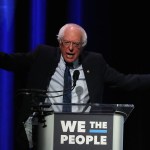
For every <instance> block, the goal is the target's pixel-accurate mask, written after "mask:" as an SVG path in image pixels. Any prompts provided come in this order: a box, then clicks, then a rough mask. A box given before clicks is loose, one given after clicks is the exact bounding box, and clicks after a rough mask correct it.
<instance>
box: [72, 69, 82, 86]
mask: <svg viewBox="0 0 150 150" xmlns="http://www.w3.org/2000/svg"><path fill="white" fill-rule="evenodd" d="M79 75H80V72H79V70H75V71H74V73H73V87H75V86H76V82H77V80H78V79H79Z"/></svg>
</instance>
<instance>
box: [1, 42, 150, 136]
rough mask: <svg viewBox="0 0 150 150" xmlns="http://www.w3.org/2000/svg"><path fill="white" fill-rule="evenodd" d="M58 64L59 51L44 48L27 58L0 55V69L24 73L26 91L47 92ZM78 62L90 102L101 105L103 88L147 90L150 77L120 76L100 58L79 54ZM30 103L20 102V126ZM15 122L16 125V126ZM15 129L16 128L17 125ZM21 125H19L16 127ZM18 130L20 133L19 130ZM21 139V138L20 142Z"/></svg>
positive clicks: (57, 49) (149, 86) (92, 53)
mask: <svg viewBox="0 0 150 150" xmlns="http://www.w3.org/2000/svg"><path fill="white" fill-rule="evenodd" d="M59 60H60V50H59V48H57V47H51V46H46V45H40V46H38V47H37V48H36V49H35V51H33V52H32V53H27V54H23V53H20V54H9V55H8V54H4V53H0V67H1V68H3V69H6V70H10V71H17V72H25V71H26V72H27V74H28V80H27V86H26V88H29V89H30V88H31V89H42V90H47V88H48V85H49V82H50V79H51V76H52V75H53V74H54V72H55V69H56V67H57V65H58V62H59ZM80 62H81V64H82V66H83V70H84V74H85V78H86V82H87V87H88V91H89V96H90V102H92V103H102V96H103V90H104V85H105V84H106V85H108V86H110V87H113V88H114V87H116V88H122V89H125V90H129V91H132V90H138V89H142V90H143V89H146V88H150V75H149V74H147V75H131V74H129V75H124V74H122V73H119V72H118V71H116V70H115V69H113V68H112V67H110V66H109V65H108V64H107V63H106V62H105V60H104V59H103V57H102V55H101V54H98V53H94V52H87V51H84V50H83V52H82V54H81V56H80ZM30 108H31V99H24V100H23V104H22V107H21V110H20V111H21V113H19V114H20V116H19V119H18V121H17V124H19V123H21V122H24V121H25V120H26V119H27V117H28V116H29V115H30V114H31V109H30ZM18 122H19V123H18ZM17 126H18V125H17ZM20 126H21V124H19V127H20ZM20 130H21V129H20ZM20 139H21V138H20Z"/></svg>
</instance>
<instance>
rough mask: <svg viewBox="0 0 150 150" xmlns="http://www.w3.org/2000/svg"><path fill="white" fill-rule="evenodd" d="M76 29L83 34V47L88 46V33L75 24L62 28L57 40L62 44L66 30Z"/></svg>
mask: <svg viewBox="0 0 150 150" xmlns="http://www.w3.org/2000/svg"><path fill="white" fill-rule="evenodd" d="M72 26H73V27H76V28H78V29H79V30H80V31H81V33H82V43H83V44H82V47H84V46H85V45H86V44H87V33H86V31H85V30H84V29H83V28H82V27H81V26H79V25H77V24H75V23H68V24H65V25H64V26H62V27H61V28H60V30H59V32H58V35H57V40H58V41H59V42H60V41H61V39H62V38H63V37H64V32H65V30H66V29H67V28H68V27H72Z"/></svg>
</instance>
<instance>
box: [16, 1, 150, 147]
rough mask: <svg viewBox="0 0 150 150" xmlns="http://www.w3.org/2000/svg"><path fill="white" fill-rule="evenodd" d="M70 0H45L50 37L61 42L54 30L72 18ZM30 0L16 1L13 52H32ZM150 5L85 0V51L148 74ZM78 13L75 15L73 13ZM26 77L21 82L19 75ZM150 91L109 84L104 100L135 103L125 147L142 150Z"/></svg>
mask: <svg viewBox="0 0 150 150" xmlns="http://www.w3.org/2000/svg"><path fill="white" fill-rule="evenodd" d="M68 4H69V0H68V1H67V0H63V1H62V0H47V7H46V34H45V38H46V41H45V43H44V44H49V45H53V46H57V45H58V43H57V40H56V35H57V33H58V30H59V28H60V27H61V26H62V25H64V24H65V23H68V22H72V20H71V19H70V18H69V16H70V15H69V10H72V11H77V8H76V7H72V8H69V5H68ZM29 8H30V0H17V1H16V9H15V37H14V39H15V52H27V51H30V46H29V43H30V41H29V36H30V30H29V28H30V20H29V17H30V11H29ZM148 14H149V8H148V2H143V1H139V2H138V1H132V0H130V1H129V0H126V1H119V0H114V1H112V0H103V1H102V0H92V1H90V0H89V1H88V0H83V1H82V14H81V19H82V26H83V28H85V30H86V31H87V34H88V44H87V46H86V49H87V50H90V51H95V52H99V53H102V54H103V56H104V58H105V59H106V60H107V62H108V63H109V64H110V65H111V66H113V67H114V68H116V69H117V70H118V71H120V72H123V73H125V74H127V73H139V74H143V73H145V74H146V73H149V72H150V67H149V66H150V60H149V50H150V46H149V33H150V31H149V25H150V24H149V15H148ZM74 17H75V16H74ZM21 78H22V79H23V80H22V81H23V82H20V79H21ZM24 83H25V76H23V77H20V76H15V88H20V87H22V86H23V84H24ZM149 99H150V94H149V91H145V92H138V93H136V92H133V93H127V92H123V91H119V90H117V91H115V90H111V89H108V88H107V87H106V89H105V93H104V102H105V103H120V104H121V103H126V104H127V103H131V104H134V106H135V108H134V110H133V111H132V113H131V114H130V116H129V118H128V119H127V120H126V122H125V124H124V150H133V149H134V150H143V147H145V146H146V143H144V141H145V140H146V138H145V136H146V134H147V133H146V132H145V130H148V128H147V127H148V125H149V124H148V122H147V121H148V119H144V118H148V113H147V110H148V109H147V108H148V101H149Z"/></svg>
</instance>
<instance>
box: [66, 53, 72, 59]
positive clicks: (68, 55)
mask: <svg viewBox="0 0 150 150" xmlns="http://www.w3.org/2000/svg"><path fill="white" fill-rule="evenodd" d="M66 56H67V58H73V56H74V54H70V53H66Z"/></svg>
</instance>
